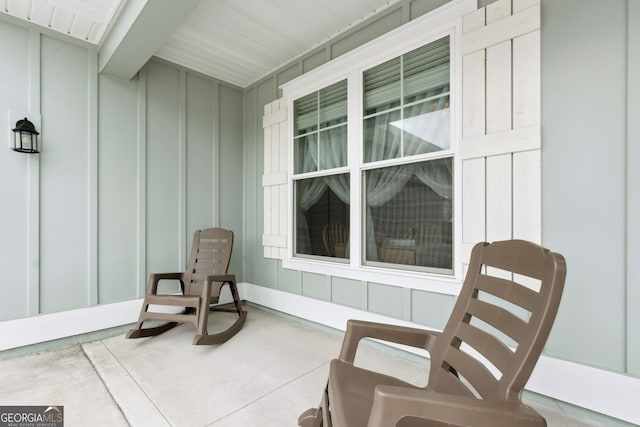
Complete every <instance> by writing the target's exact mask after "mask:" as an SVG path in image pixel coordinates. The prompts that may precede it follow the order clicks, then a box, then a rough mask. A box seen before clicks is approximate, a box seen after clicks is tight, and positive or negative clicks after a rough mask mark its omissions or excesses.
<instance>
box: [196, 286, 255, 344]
mask: <svg viewBox="0 0 640 427" xmlns="http://www.w3.org/2000/svg"><path fill="white" fill-rule="evenodd" d="M227 283H228V284H229V288H230V290H231V295H232V296H233V303H234V304H235V307H236V309H235V311H236V312H237V313H238V319H237V320H236V321H235V322H234V323H233V325H231V326H230V327H229V328H228V329H226V330H225V331H222V332H219V333H217V334H208V333H207V322H208V321H209V301H210V298H209V296H208V295H206V296H205V297H204V298H202V302H201V306H200V313H198V315H199V319H198V332H197V334H196V336H195V337H194V338H193V344H194V345H212V344H222V343H223V342H225V341H227V340H228V339H229V338H231V337H232V336H234V335H235V334H237V333H238V331H240V329H242V325H244V322H245V320H247V312H246V311H245V310H243V309H242V305H241V304H240V295H239V294H238V289H237V287H236V284H235V281H229V282H227ZM213 310H216V311H231V310H225V309H212V311H213Z"/></svg>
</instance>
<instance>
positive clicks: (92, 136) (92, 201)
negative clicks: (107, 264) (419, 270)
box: [87, 48, 100, 306]
mask: <svg viewBox="0 0 640 427" xmlns="http://www.w3.org/2000/svg"><path fill="white" fill-rule="evenodd" d="M87 56H88V69H89V87H88V94H89V96H88V99H87V103H88V104H89V105H88V108H87V115H88V122H89V125H88V135H87V141H88V144H89V147H88V150H87V151H88V155H89V159H88V161H89V170H88V174H89V184H88V192H89V194H88V201H89V206H88V211H89V219H88V222H89V224H88V225H89V230H88V235H89V241H88V260H89V266H88V269H87V272H88V276H89V277H88V278H87V283H88V284H89V292H88V298H89V301H88V303H89V306H93V305H97V304H98V303H99V302H100V301H99V298H100V294H99V290H98V286H99V283H98V52H97V51H96V50H95V49H93V48H91V49H87Z"/></svg>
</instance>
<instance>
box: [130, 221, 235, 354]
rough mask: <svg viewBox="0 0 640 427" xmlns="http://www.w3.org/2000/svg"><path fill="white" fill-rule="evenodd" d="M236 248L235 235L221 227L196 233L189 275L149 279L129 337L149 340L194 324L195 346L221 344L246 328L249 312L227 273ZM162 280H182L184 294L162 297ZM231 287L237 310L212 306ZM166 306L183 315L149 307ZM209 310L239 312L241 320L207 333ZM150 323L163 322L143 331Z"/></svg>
mask: <svg viewBox="0 0 640 427" xmlns="http://www.w3.org/2000/svg"><path fill="white" fill-rule="evenodd" d="M232 249H233V232H232V231H230V230H223V229H221V228H208V229H205V230H197V231H196V232H195V233H194V234H193V244H192V247H191V255H190V257H189V264H188V267H187V271H186V272H181V273H152V274H151V275H150V276H149V285H148V287H147V294H146V296H145V298H144V301H143V303H142V309H141V310H140V316H139V317H138V322H137V323H136V326H135V328H134V329H131V330H130V331H129V332H128V333H127V338H140V337H149V336H153V335H158V334H161V333H163V332H165V331H168V330H169V329H171V328H173V327H175V326H176V325H178V324H179V323H182V322H190V323H192V324H193V325H194V326H195V327H196V336H195V338H194V339H193V344H220V343H222V342H225V341H227V340H228V339H229V338H231V337H232V336H234V335H235V334H236V333H238V331H239V330H240V329H241V328H242V325H243V324H244V321H245V320H246V318H247V312H246V311H244V310H243V309H242V306H241V304H240V296H239V295H238V287H237V286H236V278H235V275H233V274H227V269H228V267H229V261H230V259H231V251H232ZM161 280H179V281H180V288H181V290H182V294H179V295H159V294H158V283H159V282H160V281H161ZM224 285H229V288H230V291H231V295H232V296H233V303H234V305H235V309H228V308H220V307H215V306H212V304H217V303H218V302H219V298H220V291H221V289H222V287H223V286H224ZM151 304H154V305H166V306H174V307H184V308H185V309H184V310H183V311H182V312H180V313H175V314H174V313H158V312H154V311H149V305H151ZM209 311H230V312H236V313H238V319H237V320H236V321H235V322H234V323H233V324H232V325H231V326H230V327H229V328H227V329H226V330H224V331H222V332H219V333H215V334H208V333H207V322H208V319H209ZM147 320H162V321H165V322H166V323H164V324H162V325H160V326H154V327H150V328H143V327H142V325H143V323H144V322H146V321H147Z"/></svg>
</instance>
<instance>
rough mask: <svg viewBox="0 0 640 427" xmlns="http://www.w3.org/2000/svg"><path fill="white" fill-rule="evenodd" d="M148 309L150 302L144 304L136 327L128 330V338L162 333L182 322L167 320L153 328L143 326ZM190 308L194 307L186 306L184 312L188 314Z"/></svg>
mask: <svg viewBox="0 0 640 427" xmlns="http://www.w3.org/2000/svg"><path fill="white" fill-rule="evenodd" d="M148 309H149V304H143V305H142V308H141V309H140V316H138V322H137V323H136V326H135V328H133V329H130V330H129V332H127V335H126V337H127V338H146V337H152V336H155V335H160V334H162V333H163V332H167V331H168V330H169V329H173V328H175V327H176V326H178V325H179V324H180V322H167V323H163V324H162V325H158V326H154V327H151V328H143V327H142V324H143V323H144V322H145V319H144V315H145V313H146V312H147V310H148ZM189 310H193V309H191V308H189V307H187V308H185V310H184V313H185V314H188V313H189Z"/></svg>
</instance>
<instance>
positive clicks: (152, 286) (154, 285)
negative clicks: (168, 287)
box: [147, 273, 184, 295]
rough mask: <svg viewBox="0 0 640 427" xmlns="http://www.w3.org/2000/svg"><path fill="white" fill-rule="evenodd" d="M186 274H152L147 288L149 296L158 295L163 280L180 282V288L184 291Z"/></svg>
mask: <svg viewBox="0 0 640 427" xmlns="http://www.w3.org/2000/svg"><path fill="white" fill-rule="evenodd" d="M183 278H184V273H151V274H150V275H149V285H148V286H147V294H148V295H154V294H157V293H158V283H159V282H160V281H161V280H179V281H180V286H181V288H182V289H183V291H184V281H183Z"/></svg>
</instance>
